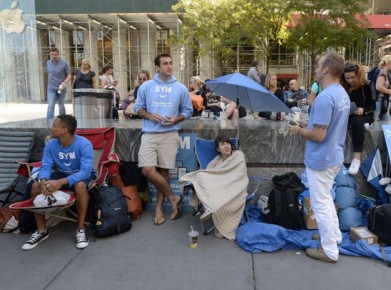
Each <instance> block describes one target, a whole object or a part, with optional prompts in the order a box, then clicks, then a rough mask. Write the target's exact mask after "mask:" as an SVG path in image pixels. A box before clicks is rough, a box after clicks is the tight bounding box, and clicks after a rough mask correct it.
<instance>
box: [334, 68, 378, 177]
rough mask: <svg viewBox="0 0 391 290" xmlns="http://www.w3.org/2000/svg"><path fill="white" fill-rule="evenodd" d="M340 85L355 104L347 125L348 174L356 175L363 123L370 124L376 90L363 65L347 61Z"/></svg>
mask: <svg viewBox="0 0 391 290" xmlns="http://www.w3.org/2000/svg"><path fill="white" fill-rule="evenodd" d="M342 85H343V86H344V88H345V90H346V92H347V93H348V94H349V98H350V102H352V103H354V105H355V106H356V108H355V110H354V111H353V112H351V113H350V116H349V127H350V128H351V134H352V143H353V160H352V162H351V164H350V167H349V170H348V172H349V174H350V175H356V174H357V173H358V171H359V169H360V165H361V153H362V150H363V146H364V135H365V126H364V125H365V124H372V123H373V120H374V112H375V109H376V92H375V86H374V84H373V83H371V82H370V81H368V80H367V78H366V75H365V71H364V69H363V67H362V66H361V65H359V64H356V63H353V62H347V63H346V64H345V68H344V74H343V77H342Z"/></svg>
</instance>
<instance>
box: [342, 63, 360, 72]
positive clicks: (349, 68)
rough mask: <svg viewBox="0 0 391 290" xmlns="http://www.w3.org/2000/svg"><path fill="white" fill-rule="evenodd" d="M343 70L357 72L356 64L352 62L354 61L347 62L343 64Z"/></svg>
mask: <svg viewBox="0 0 391 290" xmlns="http://www.w3.org/2000/svg"><path fill="white" fill-rule="evenodd" d="M344 71H345V72H351V71H355V72H357V71H358V66H357V65H356V64H354V63H351V62H348V63H347V64H345V69H344Z"/></svg>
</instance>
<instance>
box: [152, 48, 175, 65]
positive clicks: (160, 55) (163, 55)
mask: <svg viewBox="0 0 391 290" xmlns="http://www.w3.org/2000/svg"><path fill="white" fill-rule="evenodd" d="M162 57H170V58H171V59H172V56H171V54H169V53H168V52H162V53H161V54H159V55H158V56H157V57H155V65H156V66H158V67H160V59H161V58H162Z"/></svg>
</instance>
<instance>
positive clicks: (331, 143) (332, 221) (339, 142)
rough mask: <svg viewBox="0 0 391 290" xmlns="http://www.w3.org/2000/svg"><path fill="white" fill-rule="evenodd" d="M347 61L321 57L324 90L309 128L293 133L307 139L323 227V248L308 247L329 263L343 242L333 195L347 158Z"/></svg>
mask: <svg viewBox="0 0 391 290" xmlns="http://www.w3.org/2000/svg"><path fill="white" fill-rule="evenodd" d="M343 69H344V60H343V59H342V58H341V57H340V56H339V55H338V54H336V53H327V54H325V55H324V56H322V57H321V59H320V60H319V63H318V66H317V68H316V79H317V80H318V81H319V83H320V85H321V86H322V88H323V91H322V92H321V93H320V94H319V95H318V96H317V97H316V99H315V101H314V103H313V106H312V109H311V113H310V119H309V123H308V127H307V128H302V127H300V126H298V125H295V126H290V128H289V131H290V133H291V134H293V135H299V136H301V137H303V138H305V139H307V142H306V150H305V158H304V164H305V166H306V173H307V178H308V184H309V190H310V198H311V206H312V208H313V210H314V213H315V218H316V221H317V223H318V227H319V234H320V242H321V247H319V248H317V249H311V248H308V249H307V250H306V253H307V255H308V256H309V257H311V258H314V259H318V260H321V261H325V262H330V263H335V262H337V261H338V255H339V251H338V244H339V243H341V241H342V235H341V231H340V230H339V222H338V216H337V212H336V210H335V206H334V202H333V199H332V197H331V194H330V190H331V188H332V186H333V182H334V178H335V176H336V175H337V173H338V171H339V169H340V166H341V164H342V163H343V161H344V146H345V139H346V130H347V126H348V119H349V112H350V100H349V96H348V95H347V93H346V91H345V89H344V88H343V87H342V86H341V85H340V84H339V79H340V77H341V75H342V73H343Z"/></svg>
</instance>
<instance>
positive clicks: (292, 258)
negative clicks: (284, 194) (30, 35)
mask: <svg viewBox="0 0 391 290" xmlns="http://www.w3.org/2000/svg"><path fill="white" fill-rule="evenodd" d="M46 108H47V105H46V104H22V105H20V104H7V105H3V104H0V123H2V122H15V121H21V120H31V119H37V118H45V116H46ZM66 108H67V112H68V113H71V112H72V111H71V109H72V108H71V105H70V104H67V105H66ZM56 114H57V113H56ZM168 215H169V213H166V222H165V223H164V224H163V225H161V226H154V225H153V212H151V211H147V212H144V213H143V215H142V217H141V218H140V219H139V220H137V221H135V222H134V223H133V228H132V229H131V230H130V231H129V232H126V233H124V234H122V235H119V236H114V237H110V238H106V239H97V240H96V242H92V241H91V242H90V245H89V246H88V247H87V248H86V249H84V250H78V249H77V248H76V247H75V243H74V239H75V224H73V223H70V222H63V223H61V224H60V225H58V226H56V227H54V228H51V229H50V230H49V232H50V237H49V239H47V240H46V241H44V242H42V244H40V245H38V247H37V248H35V249H32V250H30V251H22V250H21V246H22V245H23V243H24V242H25V241H26V240H27V239H28V238H29V235H25V234H19V235H16V234H0V245H1V247H2V250H1V252H0V261H2V264H1V265H2V267H1V271H0V285H1V286H0V289H12V290H19V289H20V290H22V289H23V290H24V289H29V290H40V289H48V290H61V289H67V290H68V289H83V290H89V289H91V290H92V289H93V290H111V289H118V290H120V289H131V290H155V289H158V290H187V289H189V290H201V289H202V290H212V289H213V290H220V289H221V290H255V289H257V290H262V289H268V290H274V289H276V290H280V289H284V288H287V287H288V288H289V289H292V290H296V289H298V290H307V289H308V290H310V289H311V290H324V289H333V290H339V289H341V290H346V289H355V290H371V289H376V290H383V289H384V290H385V289H388V288H389V285H390V284H391V274H390V269H389V268H387V267H386V266H385V263H384V262H383V261H381V260H375V259H370V258H366V257H347V256H340V259H339V261H338V263H337V264H329V263H324V262H320V261H315V260H312V259H310V258H308V257H306V255H305V252H304V251H303V250H296V251H293V250H292V251H288V250H285V251H277V252H274V253H259V254H251V253H248V252H245V251H244V250H242V249H241V248H239V247H238V246H237V244H236V243H235V242H230V241H228V240H226V239H221V238H217V237H215V236H214V235H213V234H210V235H208V236H203V235H201V236H200V237H199V243H198V248H197V249H192V248H190V247H189V243H188V235H187V233H188V232H189V231H190V226H193V227H194V228H195V230H198V231H199V232H201V229H200V225H199V220H198V219H197V218H196V217H194V216H192V214H191V213H189V212H185V213H183V216H182V217H181V218H180V219H179V220H175V221H170V220H169V218H168Z"/></svg>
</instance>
